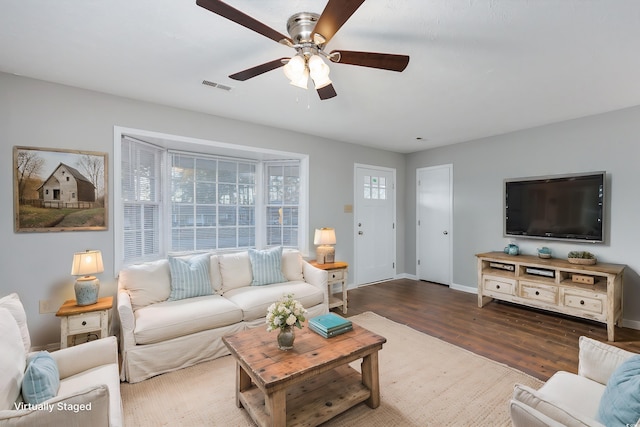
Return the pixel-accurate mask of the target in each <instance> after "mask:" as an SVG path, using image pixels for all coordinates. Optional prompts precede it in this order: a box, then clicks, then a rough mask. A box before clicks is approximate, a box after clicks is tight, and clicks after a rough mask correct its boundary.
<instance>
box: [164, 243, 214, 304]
mask: <svg viewBox="0 0 640 427" xmlns="http://www.w3.org/2000/svg"><path fill="white" fill-rule="evenodd" d="M209 262H210V255H209V254H201V255H196V256H193V257H190V258H188V259H184V258H178V257H173V256H170V257H169V269H170V270H171V294H170V295H169V299H168V300H169V301H176V300H180V299H185V298H193V297H201V296H204V295H211V294H212V293H213V287H212V286H211V279H210V278H209Z"/></svg>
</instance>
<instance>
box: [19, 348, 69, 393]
mask: <svg viewBox="0 0 640 427" xmlns="http://www.w3.org/2000/svg"><path fill="white" fill-rule="evenodd" d="M59 388H60V372H59V371H58V365H57V364H56V361H55V360H53V357H51V354H49V352H47V351H40V352H38V353H36V354H35V355H32V356H30V357H29V360H28V365H27V370H26V371H25V373H24V379H23V380H22V399H23V400H24V401H25V402H27V403H31V404H32V405H37V404H39V403H42V402H44V401H45V400H49V399H51V398H52V397H55V396H56V395H57V394H58V389H59Z"/></svg>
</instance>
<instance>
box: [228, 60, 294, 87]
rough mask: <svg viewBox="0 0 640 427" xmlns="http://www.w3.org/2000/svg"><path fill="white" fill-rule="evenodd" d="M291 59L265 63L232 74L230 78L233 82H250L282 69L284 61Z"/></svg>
mask: <svg viewBox="0 0 640 427" xmlns="http://www.w3.org/2000/svg"><path fill="white" fill-rule="evenodd" d="M287 59H289V58H280V59H274V60H273V61H270V62H265V63H264V64H260V65H256V66H255V67H252V68H247V69H246V70H243V71H240V72H237V73H235V74H231V75H230V76H229V78H232V79H233V80H240V81H241V82H243V81H245V80H249V79H251V78H253V77H256V76H259V75H260V74H264V73H266V72H267V71H271V70H275V69H276V68H280V67H282V66H283V65H284V62H282V61H283V60H287Z"/></svg>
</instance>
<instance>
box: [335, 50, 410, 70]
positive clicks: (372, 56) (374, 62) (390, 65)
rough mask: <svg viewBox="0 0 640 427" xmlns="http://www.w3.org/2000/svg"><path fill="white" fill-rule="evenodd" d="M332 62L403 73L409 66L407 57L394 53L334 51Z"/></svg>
mask: <svg viewBox="0 0 640 427" xmlns="http://www.w3.org/2000/svg"><path fill="white" fill-rule="evenodd" d="M329 58H330V59H331V61H332V62H337V63H338V64H349V65H359V66H361V67H371V68H380V69H383V70H390V71H403V70H404V69H405V68H407V65H408V64H409V57H408V56H407V55H395V54H392V53H376V52H357V51H353V50H334V51H332V52H331V53H330V54H329Z"/></svg>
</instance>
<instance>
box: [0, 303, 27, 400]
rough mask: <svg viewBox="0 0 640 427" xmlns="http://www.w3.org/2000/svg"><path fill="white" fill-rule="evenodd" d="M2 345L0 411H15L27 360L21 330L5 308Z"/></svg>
mask: <svg viewBox="0 0 640 427" xmlns="http://www.w3.org/2000/svg"><path fill="white" fill-rule="evenodd" d="M0 343H1V344H0V348H1V351H0V372H1V374H0V410H3V409H14V408H13V403H14V402H15V401H16V399H17V398H18V396H19V395H20V385H21V384H22V378H23V377H24V368H25V366H26V360H27V359H26V353H25V351H24V343H23V342H22V337H21V336H20V328H19V327H18V324H17V323H16V320H15V319H14V317H13V315H12V314H11V313H10V312H9V310H7V309H6V308H4V307H0Z"/></svg>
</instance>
